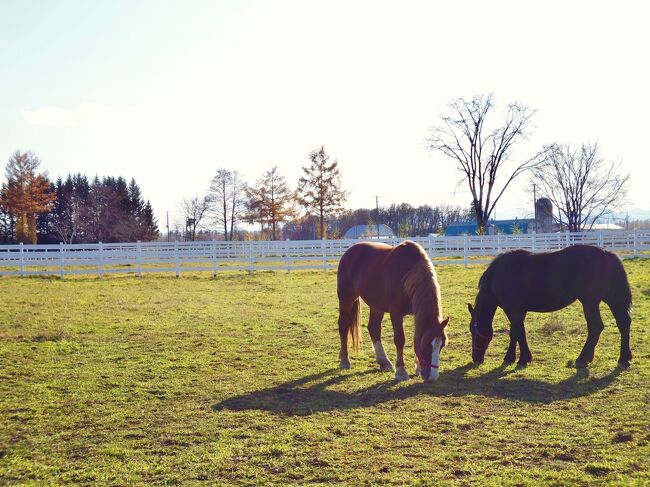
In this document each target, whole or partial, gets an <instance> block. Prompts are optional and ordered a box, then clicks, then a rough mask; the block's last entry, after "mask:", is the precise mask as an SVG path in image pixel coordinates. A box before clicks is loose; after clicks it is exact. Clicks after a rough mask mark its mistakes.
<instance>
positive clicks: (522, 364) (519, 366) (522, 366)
mask: <svg viewBox="0 0 650 487" xmlns="http://www.w3.org/2000/svg"><path fill="white" fill-rule="evenodd" d="M529 363H530V362H522V361H521V360H520V361H519V362H517V368H518V369H525V368H526V367H528V364H529Z"/></svg>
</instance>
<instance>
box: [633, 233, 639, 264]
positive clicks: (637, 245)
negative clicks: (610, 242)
mask: <svg viewBox="0 0 650 487" xmlns="http://www.w3.org/2000/svg"><path fill="white" fill-rule="evenodd" d="M632 247H633V248H634V257H637V256H638V255H639V241H638V239H637V236H636V229H635V230H632Z"/></svg>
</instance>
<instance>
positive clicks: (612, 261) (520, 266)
mask: <svg viewBox="0 0 650 487" xmlns="http://www.w3.org/2000/svg"><path fill="white" fill-rule="evenodd" d="M478 288H479V290H478V294H477V295H476V300H475V302H474V306H472V305H471V304H468V305H467V306H468V309H469V312H470V314H471V316H472V318H471V321H470V331H471V333H472V359H473V360H474V362H476V363H481V362H483V359H484V356H485V350H486V349H487V347H488V345H489V344H490V340H491V339H492V334H493V332H492V320H493V318H494V313H495V312H496V309H497V307H501V309H503V311H504V312H505V314H506V316H507V317H508V320H509V321H510V346H509V347H508V352H507V353H506V356H505V358H504V361H505V362H508V363H511V362H514V361H515V352H516V348H517V343H519V365H526V364H527V363H529V362H531V361H532V355H531V353H530V349H529V348H528V342H527V341H526V330H525V329H524V319H525V318H526V313H527V312H528V311H536V312H542V313H545V312H549V311H557V310H559V309H561V308H564V307H566V306H568V305H570V304H571V303H573V302H574V301H576V300H578V301H580V302H581V303H582V309H583V310H584V313H585V318H586V319H587V329H588V334H587V341H586V343H585V345H584V347H583V349H582V352H580V355H579V356H578V358H577V360H576V366H578V367H584V366H586V364H587V363H588V362H591V361H592V360H593V358H594V348H595V347H596V344H597V343H598V338H599V336H600V332H601V331H602V330H603V328H604V326H603V320H602V319H601V317H600V310H599V305H600V302H601V301H603V302H605V303H606V304H607V305H608V306H609V309H610V310H611V311H612V314H613V315H614V318H615V319H616V324H617V325H618V329H619V331H620V333H621V352H620V356H619V359H618V361H619V363H620V364H621V365H623V366H628V365H629V364H630V360H631V359H632V352H631V351H630V324H631V322H632V318H631V315H630V310H631V307H632V293H631V291H630V285H629V283H628V280H627V274H626V273H625V269H624V268H623V264H622V263H621V260H620V259H619V258H618V257H617V256H616V255H615V254H613V253H611V252H607V251H605V250H603V249H601V248H598V247H592V246H589V245H574V246H572V247H567V248H565V249H563V250H558V251H556V252H547V253H539V254H533V253H531V252H528V251H526V250H513V251H512V252H507V253H505V254H501V255H499V256H497V257H496V258H495V259H494V260H493V261H492V263H491V264H490V265H489V267H488V268H487V269H486V271H485V272H484V273H483V275H482V276H481V279H480V281H479V286H478Z"/></svg>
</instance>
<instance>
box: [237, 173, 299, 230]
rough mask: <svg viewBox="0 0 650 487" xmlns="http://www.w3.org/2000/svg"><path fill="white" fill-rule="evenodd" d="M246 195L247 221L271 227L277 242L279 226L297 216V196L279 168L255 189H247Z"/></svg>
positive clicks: (260, 181)
mask: <svg viewBox="0 0 650 487" xmlns="http://www.w3.org/2000/svg"><path fill="white" fill-rule="evenodd" d="M246 195H247V197H248V202H247V205H246V206H247V210H248V211H247V220H248V221H250V222H251V223H252V222H260V223H262V224H263V225H264V224H268V225H270V227H271V238H272V239H273V240H276V239H277V225H278V224H279V223H282V222H284V221H286V220H287V219H288V218H291V217H292V216H294V215H295V208H294V196H295V195H294V193H293V191H291V189H290V188H289V184H288V183H287V180H286V179H285V178H284V176H282V175H281V174H280V173H279V172H278V166H273V167H272V168H271V169H269V170H268V171H266V172H265V173H264V175H263V176H262V178H261V179H259V180H258V181H257V183H256V184H255V186H254V187H250V188H248V189H247V191H246Z"/></svg>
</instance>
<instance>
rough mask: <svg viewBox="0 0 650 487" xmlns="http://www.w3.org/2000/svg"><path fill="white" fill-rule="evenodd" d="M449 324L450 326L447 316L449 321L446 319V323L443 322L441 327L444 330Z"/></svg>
mask: <svg viewBox="0 0 650 487" xmlns="http://www.w3.org/2000/svg"><path fill="white" fill-rule="evenodd" d="M448 324H449V316H447V319H446V320H445V321H443V322H442V323H440V326H441V327H442V328H445V327H446V326H447V325H448Z"/></svg>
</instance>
